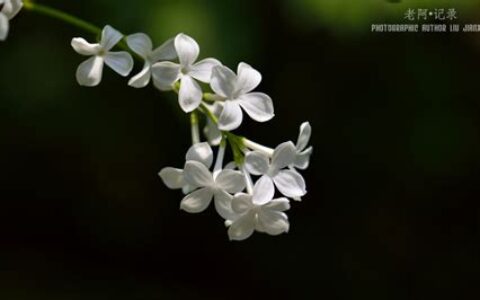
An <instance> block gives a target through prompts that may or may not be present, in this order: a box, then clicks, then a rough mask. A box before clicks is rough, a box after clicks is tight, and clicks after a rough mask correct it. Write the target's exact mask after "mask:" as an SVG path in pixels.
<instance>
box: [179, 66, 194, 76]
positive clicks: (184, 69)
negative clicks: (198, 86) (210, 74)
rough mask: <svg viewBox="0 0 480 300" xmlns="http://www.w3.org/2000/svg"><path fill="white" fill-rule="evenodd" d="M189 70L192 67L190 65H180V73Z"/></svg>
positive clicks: (184, 73)
mask: <svg viewBox="0 0 480 300" xmlns="http://www.w3.org/2000/svg"><path fill="white" fill-rule="evenodd" d="M191 70H192V68H191V67H190V66H182V67H181V68H180V73H182V74H183V75H187V74H188V73H190V71H191Z"/></svg>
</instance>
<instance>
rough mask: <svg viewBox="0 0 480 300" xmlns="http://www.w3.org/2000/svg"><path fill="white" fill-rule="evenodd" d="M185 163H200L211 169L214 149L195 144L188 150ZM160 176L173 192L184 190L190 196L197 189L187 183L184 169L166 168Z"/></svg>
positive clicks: (205, 145)
mask: <svg viewBox="0 0 480 300" xmlns="http://www.w3.org/2000/svg"><path fill="white" fill-rule="evenodd" d="M185 161H198V162H200V163H202V164H203V165H204V166H205V167H207V168H208V169H210V167H211V166H212V163H213V151H212V148H211V147H210V145H209V144H208V143H198V144H194V145H192V146H191V147H190V149H188V151H187V154H186V155H185ZM158 175H159V176H160V178H161V179H162V180H163V183H165V185H166V186H167V187H168V188H170V189H172V190H174V189H182V190H183V193H184V194H188V193H190V192H191V191H192V190H194V189H195V188H197V187H195V186H191V185H190V184H188V183H187V182H186V181H185V178H184V170H183V169H177V168H172V167H166V168H163V169H162V170H161V171H160V172H159V173H158Z"/></svg>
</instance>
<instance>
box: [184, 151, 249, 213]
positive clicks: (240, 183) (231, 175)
mask: <svg viewBox="0 0 480 300" xmlns="http://www.w3.org/2000/svg"><path fill="white" fill-rule="evenodd" d="M183 176H184V178H185V181H186V182H187V183H189V184H191V185H192V186H197V187H199V189H198V190H196V191H194V192H192V193H191V194H189V195H187V196H185V198H183V200H182V202H181V203H180V208H181V209H183V210H185V211H187V212H190V213H198V212H202V211H204V210H205V209H206V208H207V207H208V205H209V204H210V202H211V201H212V198H214V202H215V209H216V210H217V212H218V213H219V214H220V216H222V217H223V218H225V219H230V218H231V217H232V215H233V213H232V211H231V200H232V196H231V195H230V194H235V193H238V192H240V191H242V190H243V189H244V188H245V179H244V177H243V174H242V173H241V172H239V171H234V170H229V169H225V170H221V171H219V172H214V173H213V174H212V173H211V172H210V171H209V170H208V168H207V167H205V165H204V164H202V163H199V162H197V161H193V160H191V161H187V162H186V164H185V169H184V172H183Z"/></svg>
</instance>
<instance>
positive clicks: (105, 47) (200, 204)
mask: <svg viewBox="0 0 480 300" xmlns="http://www.w3.org/2000/svg"><path fill="white" fill-rule="evenodd" d="M26 3H27V2H26ZM29 3H30V2H29ZM31 5H32V4H29V7H30V6H31ZM21 7H22V1H20V0H0V39H5V38H6V36H7V33H8V24H9V23H8V22H9V20H10V19H11V18H12V17H13V16H15V15H16V13H18V11H19V10H20V9H21ZM71 46H72V48H73V49H74V50H75V51H76V52H77V53H78V54H80V55H83V56H88V59H86V60H85V61H84V62H82V63H81V64H80V65H79V66H78V68H77V72H76V78H77V81H78V83H79V84H80V85H82V86H88V87H93V86H97V85H98V84H100V82H101V80H102V75H103V71H104V67H105V65H106V66H108V67H109V68H111V69H112V70H113V71H115V72H116V73H118V74H119V75H121V76H123V77H126V76H128V75H129V74H130V73H131V72H132V70H133V68H134V57H133V56H135V58H137V59H139V60H141V61H142V63H143V68H142V69H141V71H140V72H139V73H138V74H136V75H134V76H133V77H132V78H131V79H130V80H129V82H128V85H130V86H131V87H134V88H143V87H146V86H147V85H148V84H149V83H150V82H152V83H153V85H154V86H155V87H156V88H157V89H158V90H160V91H169V90H172V91H175V92H176V93H177V94H178V103H179V106H180V107H181V109H182V110H183V111H184V112H185V113H188V114H189V115H190V120H191V131H192V146H191V147H190V149H189V150H188V151H187V154H186V157H185V164H184V166H183V168H182V169H179V168H171V167H167V168H164V169H162V170H161V171H160V172H159V176H160V177H161V179H162V180H163V182H164V183H165V184H166V186H167V187H169V188H171V189H181V190H182V191H183V193H184V194H185V196H184V198H183V200H181V202H180V208H181V209H182V210H184V211H186V212H189V213H199V212H202V211H204V210H205V209H207V208H208V206H209V205H210V203H211V202H212V200H213V202H214V206H215V209H216V211H217V212H218V214H219V215H220V216H221V217H222V218H223V219H224V223H225V225H226V226H227V227H228V236H229V238H230V239H231V240H244V239H246V238H248V237H249V236H251V235H252V233H253V232H254V231H259V232H265V233H268V234H270V235H278V234H281V233H285V232H288V230H289V227H290V225H289V221H288V217H287V215H286V214H285V211H287V210H288V209H289V208H290V199H293V200H297V201H300V200H301V197H303V196H304V195H305V194H306V193H307V190H306V185H305V181H304V179H303V177H302V175H300V173H299V172H298V170H304V169H306V168H307V167H308V164H309V159H310V155H311V153H312V147H308V144H309V139H310V135H311V127H310V124H309V123H308V122H305V123H303V124H302V125H301V127H300V134H299V137H298V141H297V144H296V145H295V144H294V143H293V142H284V143H282V144H280V145H278V146H277V147H276V148H275V149H272V148H269V147H266V146H263V145H261V144H258V143H256V142H253V141H251V140H248V139H247V138H245V137H242V136H239V135H236V134H234V133H233V132H232V131H233V130H235V129H237V128H239V127H240V125H241V124H242V121H243V118H244V113H246V114H247V115H248V116H249V117H250V118H251V119H253V120H255V121H257V122H267V121H269V120H271V119H272V118H273V117H274V108H273V101H272V99H271V98H270V97H269V96H268V95H266V94H264V93H260V92H256V91H254V90H255V89H256V88H257V87H258V85H259V84H260V82H261V81H262V75H261V74H260V72H258V71H257V70H255V69H254V68H253V67H252V66H250V65H248V64H246V63H243V62H242V63H240V64H239V65H238V67H237V70H236V72H234V71H232V70H231V69H229V68H228V67H227V66H224V65H223V64H222V63H221V62H220V61H218V60H217V59H214V58H206V59H203V60H198V58H199V54H200V47H199V46H198V44H197V42H196V41H195V40H194V39H193V38H191V37H190V36H188V35H185V34H182V33H181V34H178V35H177V36H175V37H174V38H172V39H170V40H168V41H166V42H165V43H163V44H162V45H161V46H159V47H157V48H154V46H153V43H152V41H151V39H150V38H149V37H148V36H147V35H146V34H144V33H136V34H132V35H128V36H126V37H125V36H124V35H123V34H122V33H120V32H119V31H118V30H116V29H114V28H112V27H111V26H105V27H104V28H103V30H102V31H101V36H100V40H99V41H98V42H96V43H89V42H87V41H86V40H85V39H83V38H73V39H72V41H71ZM116 48H119V49H120V50H122V51H117V50H115V49H116ZM132 54H133V56H132ZM205 86H209V91H206V92H204V90H203V89H204V88H202V87H205ZM201 115H203V116H204V118H203V119H200V118H199V116H201ZM202 120H203V121H204V124H205V127H204V130H203V133H204V136H205V140H206V141H205V142H202V141H201V137H200V130H199V122H200V121H202ZM227 145H229V146H230V148H231V150H232V157H233V162H230V163H228V164H224V158H225V157H227V156H226V148H227ZM212 147H217V149H216V154H214V150H213V149H212ZM214 161H215V162H214Z"/></svg>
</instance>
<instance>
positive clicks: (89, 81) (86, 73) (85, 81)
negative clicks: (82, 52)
mask: <svg viewBox="0 0 480 300" xmlns="http://www.w3.org/2000/svg"><path fill="white" fill-rule="evenodd" d="M102 73H103V58H102V57H99V56H94V57H91V58H89V59H87V60H86V61H84V62H82V63H81V64H80V65H79V66H78V68H77V74H76V77H77V81H78V83H79V84H80V85H83V86H96V85H98V84H99V83H100V81H102Z"/></svg>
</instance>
